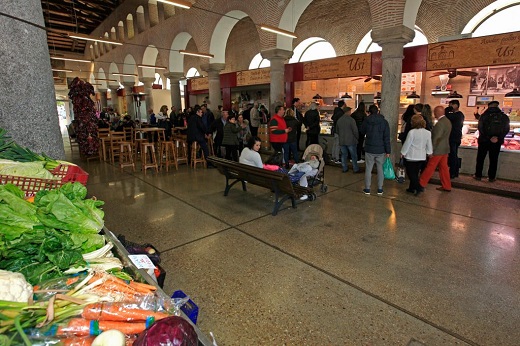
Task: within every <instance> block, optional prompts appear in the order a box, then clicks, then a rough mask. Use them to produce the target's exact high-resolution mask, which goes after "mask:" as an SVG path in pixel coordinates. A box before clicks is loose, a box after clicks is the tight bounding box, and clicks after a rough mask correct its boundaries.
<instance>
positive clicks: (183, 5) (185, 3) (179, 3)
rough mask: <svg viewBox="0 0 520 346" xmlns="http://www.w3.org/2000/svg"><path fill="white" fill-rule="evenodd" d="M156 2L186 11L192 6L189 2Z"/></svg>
mask: <svg viewBox="0 0 520 346" xmlns="http://www.w3.org/2000/svg"><path fill="white" fill-rule="evenodd" d="M157 2H162V3H165V4H168V5H173V6H177V7H180V8H185V9H187V10H189V9H190V8H191V6H192V4H191V3H190V2H188V1H183V0H157Z"/></svg>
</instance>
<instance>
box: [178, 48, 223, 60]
mask: <svg viewBox="0 0 520 346" xmlns="http://www.w3.org/2000/svg"><path fill="white" fill-rule="evenodd" d="M179 53H180V54H184V55H192V56H198V57H200V58H210V59H212V58H214V57H215V56H214V55H213V54H206V53H199V52H190V51H187V50H180V51H179Z"/></svg>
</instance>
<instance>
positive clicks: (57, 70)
mask: <svg viewBox="0 0 520 346" xmlns="http://www.w3.org/2000/svg"><path fill="white" fill-rule="evenodd" d="M52 70H53V71H54V72H72V70H62V69H59V68H53V69H52Z"/></svg>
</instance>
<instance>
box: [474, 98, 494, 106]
mask: <svg viewBox="0 0 520 346" xmlns="http://www.w3.org/2000/svg"><path fill="white" fill-rule="evenodd" d="M494 99H495V97H494V96H477V102H475V104H476V105H477V106H482V105H487V104H488V103H490V102H491V101H493V100H494Z"/></svg>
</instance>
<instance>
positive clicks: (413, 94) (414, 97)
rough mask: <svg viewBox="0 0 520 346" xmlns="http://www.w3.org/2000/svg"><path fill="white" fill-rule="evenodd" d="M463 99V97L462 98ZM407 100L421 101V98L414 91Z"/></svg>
mask: <svg viewBox="0 0 520 346" xmlns="http://www.w3.org/2000/svg"><path fill="white" fill-rule="evenodd" d="M461 97H462V96H461ZM406 98H407V99H420V98H421V97H420V96H419V95H417V93H416V92H415V90H414V91H412V93H411V94H409V95H408V96H406Z"/></svg>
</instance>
